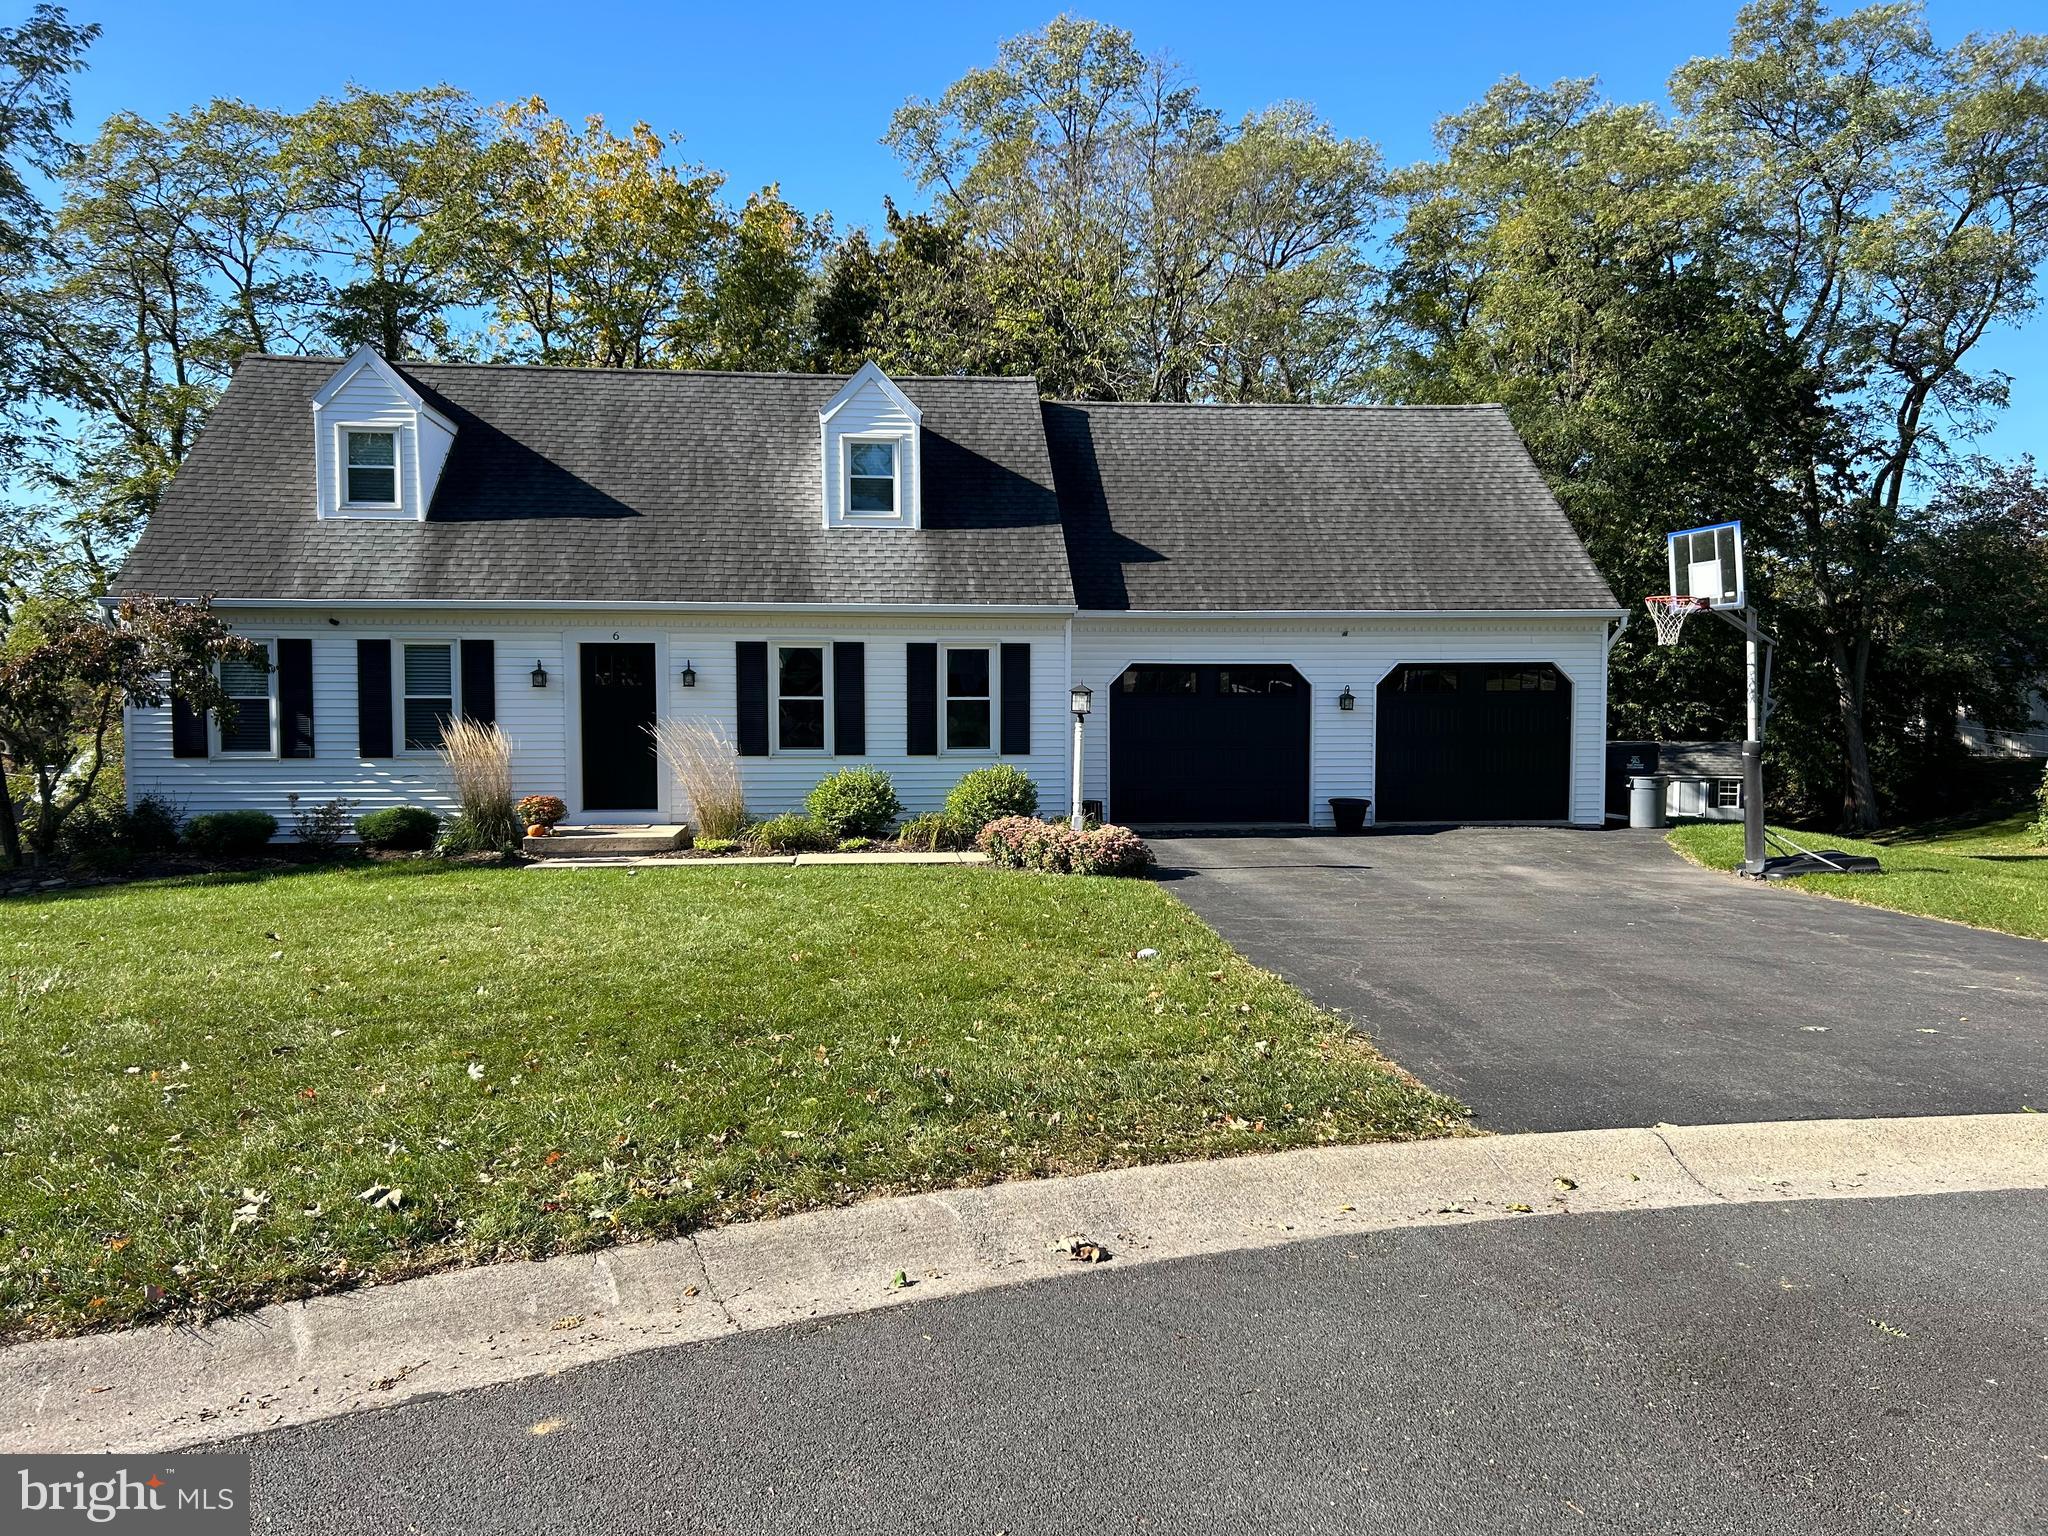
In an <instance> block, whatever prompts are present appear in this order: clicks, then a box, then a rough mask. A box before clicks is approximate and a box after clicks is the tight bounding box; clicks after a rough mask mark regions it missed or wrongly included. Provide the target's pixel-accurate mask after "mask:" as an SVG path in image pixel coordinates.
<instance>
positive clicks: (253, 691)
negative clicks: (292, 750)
mask: <svg viewBox="0 0 2048 1536" xmlns="http://www.w3.org/2000/svg"><path fill="white" fill-rule="evenodd" d="M263 645H264V647H265V649H266V651H268V650H269V649H270V642H269V641H264V642H263ZM270 659H271V660H273V661H274V660H275V659H276V658H275V656H274V655H273V656H271V658H270ZM220 685H221V687H222V688H223V689H225V690H226V692H227V696H228V705H227V708H226V709H225V710H223V711H222V712H221V715H220V749H221V751H222V752H246V753H250V754H255V755H271V754H274V753H275V752H276V751H277V709H276V705H275V699H276V688H277V671H276V668H275V667H271V666H265V665H264V664H263V663H261V662H255V661H242V660H239V659H228V660H224V661H222V662H221V664H220Z"/></svg>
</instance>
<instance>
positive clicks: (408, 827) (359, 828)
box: [356, 805, 441, 853]
mask: <svg viewBox="0 0 2048 1536" xmlns="http://www.w3.org/2000/svg"><path fill="white" fill-rule="evenodd" d="M440 830H441V818H440V817H439V816H436V815H435V814H434V813H433V812H432V811H430V810H428V809H427V808H426V807H425V806H423V805H392V806H386V807H385V808H384V809H383V810H381V811H372V812H370V814H369V815H367V816H359V817H357V818H356V836H357V837H360V838H361V839H362V840H363V846H364V847H365V848H389V849H398V850H403V851H405V852H409V853H416V852H420V851H422V850H425V849H428V848H431V847H433V846H434V838H435V836H436V835H437V834H438V833H439V832H440Z"/></svg>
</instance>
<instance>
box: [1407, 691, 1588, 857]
mask: <svg viewBox="0 0 2048 1536" xmlns="http://www.w3.org/2000/svg"><path fill="white" fill-rule="evenodd" d="M1377 737H1378V742H1379V745H1378V754H1379V771H1378V774H1377V783H1378V789H1377V792H1376V794H1375V797H1374V798H1375V800H1376V801H1377V804H1376V805H1375V806H1374V807H1373V814H1374V818H1375V819H1376V820H1379V821H1564V820H1566V819H1567V818H1568V817H1569V815H1570V807H1571V767H1572V684H1571V679H1570V678H1568V677H1566V676H1565V675H1564V674H1563V673H1561V672H1559V671H1558V670H1557V668H1556V667H1553V666H1548V665H1531V664H1529V663H1526V662H1519V663H1509V664H1497V663H1487V664H1483V665H1464V666H1446V665H1443V664H1441V663H1438V662H1424V663H1417V664H1413V665H1409V666H1401V667H1396V668H1395V669H1394V670H1393V671H1392V672H1390V673H1388V674H1387V676H1386V678H1385V679H1384V680H1383V681H1382V682H1381V683H1380V687H1379V719H1378V728H1377Z"/></svg>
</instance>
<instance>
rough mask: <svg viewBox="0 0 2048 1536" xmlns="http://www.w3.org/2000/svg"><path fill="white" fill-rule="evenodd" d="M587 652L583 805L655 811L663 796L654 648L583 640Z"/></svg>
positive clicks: (603, 809) (617, 809)
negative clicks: (657, 760) (657, 767)
mask: <svg viewBox="0 0 2048 1536" xmlns="http://www.w3.org/2000/svg"><path fill="white" fill-rule="evenodd" d="M582 651H583V677H582V681H583V808H584V809H585V810H589V811H652V810H654V809H655V808H656V806H657V804H658V803H659V801H660V799H661V795H660V792H659V790H658V789H657V788H656V780H655V772H654V736H653V734H652V732H651V730H650V727H652V726H653V724H654V678H655V672H654V647H653V646H652V645H646V644H634V643H631V642H628V643H625V644H606V645H585V646H584V647H582Z"/></svg>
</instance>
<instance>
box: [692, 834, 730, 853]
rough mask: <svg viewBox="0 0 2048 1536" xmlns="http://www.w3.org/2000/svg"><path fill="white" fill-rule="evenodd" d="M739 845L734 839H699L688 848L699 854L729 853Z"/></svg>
mask: <svg viewBox="0 0 2048 1536" xmlns="http://www.w3.org/2000/svg"><path fill="white" fill-rule="evenodd" d="M739 845H740V840H739V839H738V838H736V837H700V838H698V839H697V840H696V841H695V842H693V843H691V845H690V846H691V847H692V848H695V849H696V850H697V851H698V852H699V853H731V852H732V851H733V850H734V849H735V848H737V847H739Z"/></svg>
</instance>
